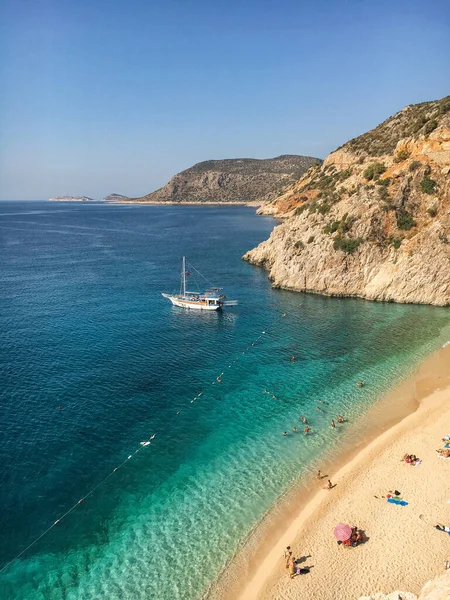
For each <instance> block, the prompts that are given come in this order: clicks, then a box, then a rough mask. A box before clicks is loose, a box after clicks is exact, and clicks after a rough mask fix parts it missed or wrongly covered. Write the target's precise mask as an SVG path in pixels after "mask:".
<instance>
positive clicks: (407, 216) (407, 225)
mask: <svg viewBox="0 0 450 600" xmlns="http://www.w3.org/2000/svg"><path fill="white" fill-rule="evenodd" d="M414 225H415V222H414V219H413V216H412V214H411V213H409V212H408V211H407V210H399V211H398V212H397V227H398V228H399V229H403V230H405V231H408V230H409V229H411V228H412V227H414Z"/></svg>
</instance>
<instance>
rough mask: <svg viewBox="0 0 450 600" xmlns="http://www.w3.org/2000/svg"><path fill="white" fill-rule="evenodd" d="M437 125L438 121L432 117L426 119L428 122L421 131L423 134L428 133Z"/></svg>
mask: <svg viewBox="0 0 450 600" xmlns="http://www.w3.org/2000/svg"><path fill="white" fill-rule="evenodd" d="M437 126H438V122H437V121H436V119H432V120H431V121H428V123H427V124H426V125H425V127H424V128H423V132H424V133H425V135H428V134H429V133H431V132H432V131H434V130H435V129H436V127H437Z"/></svg>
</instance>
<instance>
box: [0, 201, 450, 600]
mask: <svg viewBox="0 0 450 600" xmlns="http://www.w3.org/2000/svg"><path fill="white" fill-rule="evenodd" d="M275 225H276V222H275V221H274V220H273V219H272V218H271V217H267V216H256V215H255V211H254V209H253V208H248V207H239V206H228V207H227V206H204V207H202V206H139V205H100V204H78V203H77V204H75V203H49V202H1V203H0V252H1V262H0V334H1V344H0V397H1V401H0V422H1V436H0V464H1V469H0V483H1V486H0V506H1V511H0V530H1V537H0V568H2V569H3V570H2V572H1V573H0V597H1V598H2V600H13V599H14V600H25V599H26V600H75V599H76V600H93V599H101V598H105V599H108V600H138V599H144V598H145V599H147V600H148V599H155V600H176V599H180V600H181V599H182V600H200V599H201V598H203V597H204V595H205V594H206V592H207V591H208V590H209V589H210V587H211V586H212V585H214V582H215V581H216V579H217V577H218V576H219V575H220V573H221V572H222V570H223V568H224V566H225V565H226V564H227V563H228V561H229V560H230V558H231V557H232V556H234V555H235V553H236V552H237V551H238V550H239V548H240V547H241V546H242V544H243V543H244V541H245V540H247V538H248V536H249V535H251V532H252V531H253V530H254V528H255V526H256V525H257V524H258V523H259V522H260V520H261V519H262V518H263V517H264V515H267V513H268V511H270V509H271V507H272V506H274V505H275V503H276V502H277V500H278V499H279V498H280V496H282V495H283V494H285V493H286V492H287V491H288V490H289V489H291V488H292V486H294V485H296V484H298V482H299V481H301V480H302V479H304V478H306V477H308V476H310V475H311V473H312V472H313V470H314V469H316V468H317V464H320V462H321V461H322V463H323V464H324V463H325V461H326V460H327V458H328V457H329V456H330V453H335V452H336V450H337V449H338V448H339V444H340V439H342V437H343V435H344V432H345V431H349V428H351V427H352V423H355V421H357V419H359V418H360V417H361V416H362V415H364V414H365V413H366V412H367V411H368V409H369V408H370V407H372V406H374V404H376V403H377V401H378V400H379V399H380V397H381V396H382V395H383V394H384V393H385V392H386V390H387V389H389V388H390V387H391V386H393V385H394V384H395V383H397V382H398V381H399V380H401V379H402V378H403V377H405V376H407V375H409V374H410V373H411V372H412V370H413V369H414V368H415V367H416V365H417V364H418V363H419V362H420V361H421V360H422V359H423V358H424V357H426V356H427V355H428V354H429V353H430V352H432V351H433V350H436V349H437V348H439V347H440V346H441V345H442V344H443V343H444V342H445V341H447V340H448V339H449V338H450V333H449V327H450V315H449V311H448V310H447V309H444V308H437V307H430V306H414V305H397V304H392V303H374V302H367V301H364V300H360V299H339V298H327V297H321V296H317V295H306V294H301V293H295V292H288V291H282V290H276V289H273V288H272V287H271V283H270V281H269V280H268V275H267V272H266V271H264V270H262V269H260V268H258V267H254V266H251V265H249V264H248V263H246V262H244V261H243V260H242V259H241V257H242V255H243V254H244V253H245V251H246V250H248V249H250V248H253V247H255V246H256V245H257V244H258V243H260V242H261V241H263V240H265V239H267V237H268V236H269V234H270V232H271V230H272V229H273V227H274V226H275ZM182 256H186V257H187V261H188V267H187V268H188V272H189V273H190V274H189V276H188V285H189V287H190V288H191V289H196V288H197V286H198V287H200V288H204V287H209V286H211V285H215V286H219V287H223V288H224V289H225V291H226V293H227V295H228V296H229V297H230V298H232V299H235V300H237V301H238V302H239V305H238V306H236V307H228V308H224V310H222V311H220V312H207V313H203V312H200V311H188V310H184V309H180V308H176V307H173V306H172V305H171V304H170V302H169V301H168V300H167V299H165V298H163V297H162V295H161V293H162V292H172V291H174V290H177V289H178V288H179V275H180V269H181V258H182ZM283 315H285V316H283ZM359 380H363V381H364V382H365V385H364V387H357V386H356V385H355V382H357V381H359ZM318 400H322V402H321V403H318ZM392 402H395V399H393V400H392ZM317 406H321V407H322V411H317V410H316V407H317ZM338 414H343V415H344V416H345V417H346V418H347V419H348V422H347V423H345V424H343V425H339V426H338V427H337V428H336V429H335V430H332V429H331V428H330V421H331V419H332V418H334V419H336V417H337V415H338ZM301 415H305V416H307V418H308V420H309V423H310V427H311V434H310V435H308V436H306V435H305V434H304V433H303V427H304V426H303V424H302V423H301V421H300V420H299V417H300V416H301ZM294 427H297V432H294V431H293V428H294ZM284 431H286V432H287V434H288V435H286V436H284V435H283V432H284ZM153 436H154V437H153ZM150 438H152V439H150ZM143 441H150V442H151V443H150V444H149V445H147V446H142V445H141V442H143ZM16 557H18V558H16ZM11 561H12V562H11Z"/></svg>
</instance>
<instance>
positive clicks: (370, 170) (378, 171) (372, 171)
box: [364, 162, 386, 181]
mask: <svg viewBox="0 0 450 600" xmlns="http://www.w3.org/2000/svg"><path fill="white" fill-rule="evenodd" d="M385 171H386V167H385V165H384V164H383V163H378V162H377V163H372V164H371V165H369V166H368V167H367V169H366V170H365V171H364V177H365V178H366V179H367V180H368V181H371V180H372V179H373V180H375V181H376V180H377V179H379V178H380V175H382V174H383V173H384V172H385Z"/></svg>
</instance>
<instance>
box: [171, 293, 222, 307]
mask: <svg viewBox="0 0 450 600" xmlns="http://www.w3.org/2000/svg"><path fill="white" fill-rule="evenodd" d="M163 296H164V298H168V299H169V300H170V301H171V302H172V304H173V305H174V306H179V307H180V308H188V309H192V310H219V309H220V308H222V305H221V304H207V303H206V302H190V301H189V300H181V299H180V298H178V297H177V296H170V295H169V294H163Z"/></svg>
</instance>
